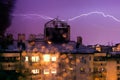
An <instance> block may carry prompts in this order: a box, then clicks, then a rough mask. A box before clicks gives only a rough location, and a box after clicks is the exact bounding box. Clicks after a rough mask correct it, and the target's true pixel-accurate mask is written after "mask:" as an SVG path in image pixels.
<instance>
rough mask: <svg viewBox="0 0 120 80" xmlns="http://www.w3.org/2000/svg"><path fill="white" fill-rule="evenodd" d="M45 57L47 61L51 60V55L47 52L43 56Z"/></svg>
mask: <svg viewBox="0 0 120 80" xmlns="http://www.w3.org/2000/svg"><path fill="white" fill-rule="evenodd" d="M43 59H44V61H45V62H49V61H50V55H49V54H45V55H44V56H43Z"/></svg>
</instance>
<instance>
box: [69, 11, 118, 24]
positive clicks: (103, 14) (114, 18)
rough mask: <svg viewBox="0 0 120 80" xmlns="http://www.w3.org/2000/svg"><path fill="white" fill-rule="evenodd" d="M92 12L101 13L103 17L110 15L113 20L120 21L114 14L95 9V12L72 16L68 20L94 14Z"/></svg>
mask: <svg viewBox="0 0 120 80" xmlns="http://www.w3.org/2000/svg"><path fill="white" fill-rule="evenodd" d="M92 14H99V15H102V16H103V17H109V18H112V19H113V20H115V21H117V22H120V20H119V19H117V18H116V17H114V16H112V15H109V14H105V13H104V12H98V11H94V12H89V13H86V14H81V15H79V16H75V17H73V18H70V19H68V21H73V20H75V19H78V18H80V17H83V16H89V15H92Z"/></svg>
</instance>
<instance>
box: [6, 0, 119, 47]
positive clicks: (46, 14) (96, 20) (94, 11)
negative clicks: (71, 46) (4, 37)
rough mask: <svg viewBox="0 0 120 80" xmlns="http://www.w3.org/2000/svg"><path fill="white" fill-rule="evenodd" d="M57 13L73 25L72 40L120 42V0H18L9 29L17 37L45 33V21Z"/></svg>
mask: <svg viewBox="0 0 120 80" xmlns="http://www.w3.org/2000/svg"><path fill="white" fill-rule="evenodd" d="M77 16H79V17H77ZM56 17H58V18H59V19H61V20H65V21H66V22H67V23H68V24H69V25H70V26H71V40H75V41H76V37H77V36H82V37H83V44H85V45H88V44H103V45H105V44H108V43H109V44H112V43H113V44H115V43H120V0H17V2H16V6H15V10H14V13H13V20H12V25H11V26H10V27H9V28H8V29H7V32H10V33H13V34H14V36H15V37H16V36H17V34H18V33H25V34H26V35H28V34H30V33H35V34H39V33H43V31H44V30H43V29H44V24H45V23H46V22H47V21H49V20H50V19H52V18H56ZM74 17H76V18H74Z"/></svg>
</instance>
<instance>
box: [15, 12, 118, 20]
mask: <svg viewBox="0 0 120 80" xmlns="http://www.w3.org/2000/svg"><path fill="white" fill-rule="evenodd" d="M92 14H99V15H102V16H103V17H105V18H106V17H109V18H112V19H113V20H114V21H116V22H120V20H119V19H117V18H116V17H114V16H112V15H109V14H105V13H104V12H99V11H93V12H89V13H85V14H81V15H79V16H75V17H73V18H69V19H68V20H61V21H74V20H76V19H78V18H81V17H84V16H89V15H92ZM13 16H21V17H26V18H34V17H37V18H42V19H44V20H52V19H55V18H52V17H49V16H44V15H40V14H13Z"/></svg>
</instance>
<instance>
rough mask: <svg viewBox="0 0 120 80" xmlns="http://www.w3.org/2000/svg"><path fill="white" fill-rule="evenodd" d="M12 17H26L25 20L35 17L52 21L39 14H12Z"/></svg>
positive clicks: (50, 18)
mask: <svg viewBox="0 0 120 80" xmlns="http://www.w3.org/2000/svg"><path fill="white" fill-rule="evenodd" d="M13 16H15V17H16V16H18V17H19V16H21V17H26V18H33V17H37V18H42V19H44V20H52V19H54V18H52V17H48V16H44V15H40V14H13Z"/></svg>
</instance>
